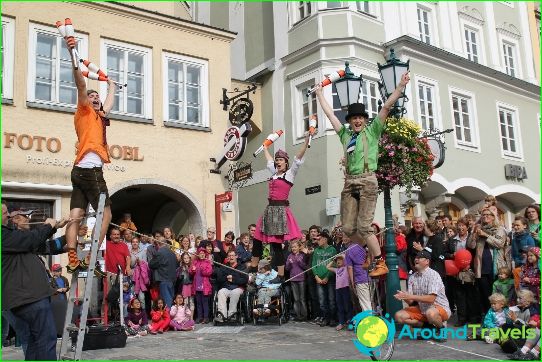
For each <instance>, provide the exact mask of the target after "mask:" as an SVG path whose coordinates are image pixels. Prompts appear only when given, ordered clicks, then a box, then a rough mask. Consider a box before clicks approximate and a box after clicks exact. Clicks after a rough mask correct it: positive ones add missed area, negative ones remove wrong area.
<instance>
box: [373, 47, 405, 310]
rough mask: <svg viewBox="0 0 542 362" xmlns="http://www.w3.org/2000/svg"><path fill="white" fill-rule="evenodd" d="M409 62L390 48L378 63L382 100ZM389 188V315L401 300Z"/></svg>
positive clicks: (396, 112)
mask: <svg viewBox="0 0 542 362" xmlns="http://www.w3.org/2000/svg"><path fill="white" fill-rule="evenodd" d="M409 62H410V61H407V62H406V63H405V62H402V61H400V60H399V59H397V58H395V52H394V50H393V49H391V50H390V57H389V59H388V61H387V62H386V64H384V65H381V64H378V71H379V73H380V80H381V82H379V90H380V94H381V96H382V101H383V102H384V101H386V99H387V98H388V97H389V96H390V94H391V93H392V92H393V91H394V90H395V88H397V85H399V82H400V81H401V76H402V75H403V74H404V73H405V72H407V71H408V67H409ZM406 101H408V99H407V97H406V95H405V90H403V94H402V96H401V97H400V98H399V99H398V100H397V102H396V103H395V105H394V106H393V108H392V109H391V110H390V113H389V116H390V117H401V116H402V115H403V114H404V113H405V112H406V110H405V102H406ZM390 192H391V190H390V188H389V187H386V188H384V215H385V220H386V224H385V226H386V264H387V265H388V268H389V273H388V275H387V279H386V311H387V312H388V313H389V314H390V315H391V316H393V315H395V313H396V312H397V311H398V310H400V309H401V308H402V303H401V301H399V300H397V299H395V298H394V297H393V296H394V295H395V293H396V292H397V291H398V290H401V286H400V283H399V265H398V264H399V260H398V257H397V246H396V244H395V231H394V227H393V226H394V225H393V216H392V211H391V195H390Z"/></svg>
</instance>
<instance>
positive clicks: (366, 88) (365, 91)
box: [359, 80, 380, 119]
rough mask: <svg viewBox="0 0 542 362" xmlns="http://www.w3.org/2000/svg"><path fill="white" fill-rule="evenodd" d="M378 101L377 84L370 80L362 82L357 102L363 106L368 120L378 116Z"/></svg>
mask: <svg viewBox="0 0 542 362" xmlns="http://www.w3.org/2000/svg"><path fill="white" fill-rule="evenodd" d="M379 100H380V93H379V92H378V84H377V83H376V82H373V81H371V80H363V83H362V84H361V93H360V100H359V101H360V102H361V103H363V104H365V110H366V111H367V113H368V114H369V119H372V118H374V117H376V116H377V115H378V101H379Z"/></svg>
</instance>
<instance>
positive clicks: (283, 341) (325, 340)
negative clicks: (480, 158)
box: [2, 322, 507, 360]
mask: <svg viewBox="0 0 542 362" xmlns="http://www.w3.org/2000/svg"><path fill="white" fill-rule="evenodd" d="M353 337H354V334H353V333H352V332H350V331H340V332H336V331H335V329H334V328H329V327H323V328H322V327H319V326H316V325H312V324H309V323H297V322H289V323H287V324H285V325H282V326H280V327H279V326H278V325H274V324H268V325H262V326H253V325H245V326H243V327H234V326H231V327H229V326H221V327H212V326H205V327H204V326H201V325H197V326H196V331H195V332H167V333H164V334H162V335H156V336H151V335H149V336H146V337H141V338H133V337H130V338H128V342H127V345H126V347H125V348H118V349H107V350H95V351H84V352H83V359H85V360H134V359H153V360H179V359H217V360H233V359H236V360H244V359H266V360H280V359H312V360H316V359H318V360H347V359H348V360H360V359H362V360H363V359H368V357H366V356H363V355H361V354H360V353H359V352H358V351H357V349H356V348H355V347H354V345H353V343H352V338H353ZM59 346H60V343H59ZM17 359H23V354H22V351H21V349H20V348H14V347H8V348H4V349H3V351H2V360H17ZM435 359H439V360H473V359H480V360H500V359H507V356H506V355H505V354H503V353H502V352H501V351H500V348H499V346H498V345H495V344H486V343H485V342H481V341H473V342H467V341H455V340H454V341H452V340H448V342H446V343H442V344H440V343H438V344H437V343H434V342H432V341H411V340H396V345H395V352H394V354H393V357H392V360H435Z"/></svg>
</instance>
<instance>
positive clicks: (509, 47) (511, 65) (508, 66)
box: [502, 41, 516, 77]
mask: <svg viewBox="0 0 542 362" xmlns="http://www.w3.org/2000/svg"><path fill="white" fill-rule="evenodd" d="M515 52H516V47H515V45H514V44H511V43H508V42H505V41H503V42H502V53H503V59H504V71H505V73H506V74H508V75H510V76H512V77H515V76H516V60H515V58H516V56H515Z"/></svg>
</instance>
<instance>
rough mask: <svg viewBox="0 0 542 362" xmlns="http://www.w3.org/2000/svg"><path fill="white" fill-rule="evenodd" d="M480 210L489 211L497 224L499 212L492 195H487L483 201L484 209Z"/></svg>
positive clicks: (495, 199)
mask: <svg viewBox="0 0 542 362" xmlns="http://www.w3.org/2000/svg"><path fill="white" fill-rule="evenodd" d="M482 209H489V211H491V212H492V213H493V215H495V222H496V223H497V224H498V223H499V211H498V210H497V198H496V197H495V196H493V195H487V196H486V197H485V199H484V207H483V208H482Z"/></svg>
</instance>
